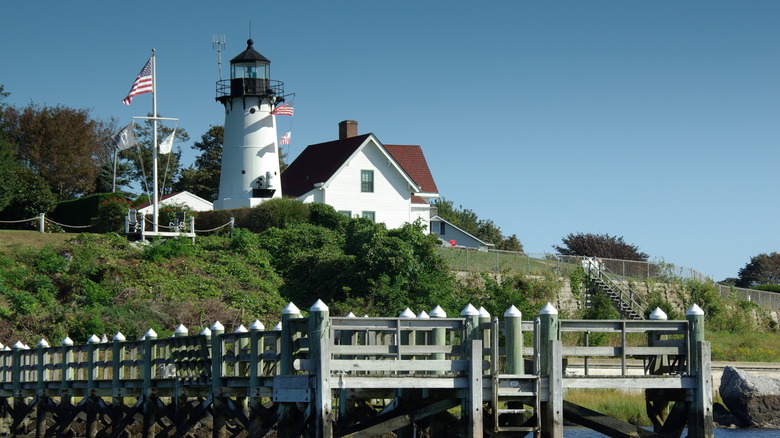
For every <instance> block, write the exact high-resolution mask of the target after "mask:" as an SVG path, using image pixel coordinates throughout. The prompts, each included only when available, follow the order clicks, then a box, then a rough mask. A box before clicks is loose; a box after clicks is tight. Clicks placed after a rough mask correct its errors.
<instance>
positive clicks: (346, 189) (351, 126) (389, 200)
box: [281, 120, 439, 229]
mask: <svg viewBox="0 0 780 438" xmlns="http://www.w3.org/2000/svg"><path fill="white" fill-rule="evenodd" d="M281 179H282V187H283V190H284V194H285V196H291V197H296V198H298V199H300V200H301V201H303V202H322V203H325V204H328V205H331V206H332V207H333V208H334V209H336V210H337V211H338V212H340V213H342V214H344V215H345V216H349V217H365V218H368V219H371V220H373V221H375V222H383V223H384V224H385V225H387V227H388V228H398V227H400V226H401V225H403V224H404V223H406V222H414V221H415V220H417V219H421V220H422V221H423V225H425V229H428V226H429V222H428V221H429V218H430V214H431V206H430V204H429V202H430V200H431V199H434V198H437V197H439V193H438V189H437V188H436V183H435V182H434V180H433V176H432V175H431V172H430V169H429V168H428V163H427V162H426V161H425V156H424V155H423V153H422V148H420V146H416V145H384V144H382V143H381V142H380V141H379V139H378V138H377V137H376V136H375V135H374V134H363V135H357V122H355V121H353V120H347V121H343V122H341V123H339V139H338V140H335V141H330V142H326V143H319V144H314V145H310V146H308V147H307V148H306V149H305V150H304V151H303V152H302V153H301V154H300V155H299V156H298V157H297V158H296V159H295V161H293V162H292V164H290V166H289V167H288V168H287V169H286V170H285V171H284V172H283V173H282V178H281Z"/></svg>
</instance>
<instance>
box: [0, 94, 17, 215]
mask: <svg viewBox="0 0 780 438" xmlns="http://www.w3.org/2000/svg"><path fill="white" fill-rule="evenodd" d="M9 94H10V93H8V92H6V91H4V88H3V86H2V85H0V181H9V180H10V178H11V170H12V169H13V168H15V167H16V166H17V165H16V163H15V162H14V150H13V147H12V146H11V143H9V142H8V140H7V139H6V131H7V129H6V123H5V119H4V117H3V114H4V112H5V111H4V108H5V104H4V102H3V101H4V100H5V98H6V97H8V95H9ZM12 197H13V193H12V192H11V191H10V190H0V211H2V210H3V209H4V208H5V207H6V206H7V205H8V203H9V202H11V199H12Z"/></svg>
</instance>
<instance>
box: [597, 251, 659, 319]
mask: <svg viewBox="0 0 780 438" xmlns="http://www.w3.org/2000/svg"><path fill="white" fill-rule="evenodd" d="M582 266H583V268H584V269H585V272H587V273H588V274H589V275H590V277H591V279H593V280H600V281H601V283H602V284H604V286H605V287H606V288H609V289H610V291H611V292H612V293H614V294H616V295H617V298H618V299H619V300H620V304H625V305H626V306H628V309H630V312H629V313H633V315H631V316H634V318H635V319H644V313H645V309H647V308H648V303H647V301H645V299H644V298H642V296H641V295H639V294H637V293H635V292H634V291H633V290H632V289H631V288H630V287H628V286H627V285H626V283H625V282H624V281H622V280H621V279H620V278H619V277H618V276H617V275H616V274H614V273H613V272H612V271H610V270H609V268H607V267H606V265H604V263H602V262H601V261H600V260H598V259H595V258H590V257H588V258H584V259H583V260H582ZM618 310H619V311H620V313H621V314H623V313H625V312H624V311H623V306H619V309H618Z"/></svg>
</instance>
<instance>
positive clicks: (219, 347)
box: [0, 301, 713, 438]
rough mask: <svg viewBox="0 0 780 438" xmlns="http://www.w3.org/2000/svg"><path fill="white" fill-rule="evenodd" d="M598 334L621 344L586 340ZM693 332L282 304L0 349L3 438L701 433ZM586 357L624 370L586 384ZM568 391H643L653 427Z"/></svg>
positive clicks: (659, 326) (548, 313) (705, 365)
mask: <svg viewBox="0 0 780 438" xmlns="http://www.w3.org/2000/svg"><path fill="white" fill-rule="evenodd" d="M656 315H657V314H656ZM598 333H608V334H609V333H611V334H612V335H610V336H612V337H614V338H617V339H620V342H619V345H614V346H590V345H589V343H590V342H589V341H588V339H589V337H592V336H594V335H595V334H598ZM703 333H704V315H703V312H701V309H699V308H698V307H697V306H695V305H694V306H692V308H691V309H690V310H689V311H688V313H687V315H686V319H685V320H681V321H667V320H665V319H663V318H659V319H653V320H618V321H612V320H610V321H602V320H600V321H591V320H587V321H585V320H559V319H558V314H557V311H556V310H555V309H554V308H553V307H552V306H551V305H549V304H548V305H547V306H545V307H544V308H543V309H542V310H541V312H540V314H539V315H538V316H535V317H534V319H533V320H527V321H523V320H522V315H521V314H520V312H519V311H517V309H515V308H514V306H513V307H511V308H510V309H509V310H507V311H506V313H505V314H504V315H503V318H502V320H499V319H498V318H491V317H490V315H487V313H486V312H484V311H482V312H480V311H478V310H477V309H475V308H473V307H472V306H471V305H469V306H468V307H467V308H466V309H464V310H463V312H462V314H461V315H460V317H458V318H448V317H447V315H446V314H444V312H443V311H442V310H441V308H439V307H437V308H436V309H434V310H432V311H431V313H430V315H428V314H426V313H425V312H422V313H420V314H419V315H414V314H413V313H411V311H407V312H404V313H403V314H402V315H401V316H400V317H398V318H369V317H363V318H357V317H352V316H351V315H350V316H349V317H331V316H330V315H329V311H328V308H327V306H325V305H324V304H323V303H322V302H320V301H318V302H317V303H315V304H314V305H313V306H312V307H311V308H310V309H309V315H308V317H302V315H301V312H300V311H299V310H298V309H297V308H296V307H295V306H294V305H293V304H290V305H288V306H287V307H286V308H285V309H284V311H283V312H282V317H281V323H280V324H279V325H278V326H277V329H276V330H265V329H264V327H263V326H262V324H260V323H259V322H256V323H255V324H253V325H252V326H251V327H250V328H249V329H248V330H247V329H245V328H244V327H243V326H241V327H239V329H237V330H236V331H235V332H232V333H225V329H224V327H223V326H222V325H221V324H219V323H218V322H217V323H215V324H214V325H213V326H212V327H211V329H210V330H208V329H207V330H204V331H203V332H202V333H200V334H198V335H190V334H189V333H188V332H187V329H186V328H184V327H183V326H180V327H179V328H178V329H177V330H176V332H175V335H174V336H173V337H171V338H167V339H157V336H156V334H155V333H154V332H153V331H152V330H150V331H149V332H148V333H147V334H146V335H145V336H144V338H143V339H142V340H137V341H127V340H125V339H124V336H122V334H121V333H118V334H117V335H116V336H115V337H114V339H113V341H109V342H101V340H100V339H99V338H98V337H97V336H93V337H92V338H90V340H89V342H88V343H87V344H86V345H72V344H73V343H72V342H71V341H70V339H69V338H66V339H65V340H64V341H63V342H62V345H60V346H49V345H48V344H47V343H46V342H45V341H41V342H40V343H39V345H38V346H37V348H34V349H31V348H29V347H27V346H26V345H24V344H22V343H21V342H19V343H17V344H16V345H14V346H13V348H11V349H10V350H8V349H7V350H6V351H2V352H0V435H3V436H35V437H51V436H57V437H65V436H69V437H76V436H85V437H135V436H142V437H208V436H212V437H228V436H231V437H233V436H235V437H263V436H267V435H269V434H275V436H278V437H299V436H311V437H372V436H390V435H385V434H389V433H394V434H395V435H396V436H398V437H413V436H418V435H420V436H423V435H424V436H431V437H450V436H452V437H455V436H467V437H483V436H492V437H509V436H512V437H516V436H526V435H529V434H533V436H540V437H562V436H563V423H564V420H565V421H567V422H573V423H578V424H581V425H583V426H587V427H590V428H593V429H595V430H597V431H599V432H601V433H604V434H606V435H608V436H614V437H628V436H639V437H659V438H661V437H679V436H680V435H681V433H682V431H683V429H684V428H686V427H687V429H688V436H691V437H712V436H713V425H712V381H711V376H710V349H709V343H708V342H705V341H704V340H703ZM590 358H615V359H617V360H618V361H619V363H620V364H621V366H620V369H619V370H618V371H617V372H616V374H615V375H609V376H604V375H599V376H593V375H589V373H588V371H587V370H588V360H589V359H590ZM569 360H571V361H572V362H575V361H577V362H578V363H584V367H583V370H584V372H577V373H574V372H569V371H567V369H566V364H567V362H568V361H569ZM637 363H641V364H642V365H643V367H642V368H641V369H642V370H643V372H642V374H636V373H634V374H629V372H628V368H629V365H631V368H633V369H635V368H636V367H635V365H636V364H637ZM569 388H620V389H633V390H644V391H645V393H646V399H647V411H648V414H649V415H650V417H651V419H652V420H653V423H654V428H653V430H650V431H648V430H645V429H641V428H637V427H635V426H632V425H629V424H625V423H621V422H619V421H618V420H616V419H613V418H609V417H606V416H604V415H602V414H599V413H596V412H593V411H590V410H588V409H585V408H583V407H580V406H577V405H574V404H572V403H570V402H568V401H566V400H565V394H566V390H567V389H569ZM422 432H424V434H423V433H422Z"/></svg>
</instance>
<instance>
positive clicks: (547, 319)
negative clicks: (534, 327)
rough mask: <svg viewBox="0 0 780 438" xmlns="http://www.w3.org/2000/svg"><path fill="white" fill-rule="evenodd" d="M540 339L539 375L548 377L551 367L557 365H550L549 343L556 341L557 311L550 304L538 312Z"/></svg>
mask: <svg viewBox="0 0 780 438" xmlns="http://www.w3.org/2000/svg"><path fill="white" fill-rule="evenodd" d="M539 319H540V321H541V326H540V333H539V334H540V339H539V362H540V364H539V365H540V366H539V375H541V376H549V375H550V372H551V369H550V368H551V367H552V366H556V365H557V364H551V363H550V352H549V349H550V341H554V340H557V339H558V310H557V309H556V308H555V307H553V305H552V304H551V303H547V305H545V306H544V307H543V308H542V310H541V311H540V312H539Z"/></svg>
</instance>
